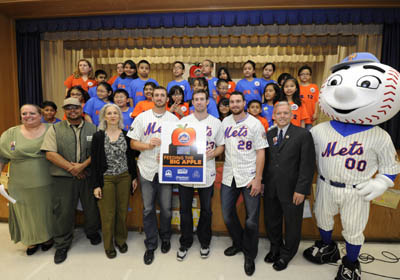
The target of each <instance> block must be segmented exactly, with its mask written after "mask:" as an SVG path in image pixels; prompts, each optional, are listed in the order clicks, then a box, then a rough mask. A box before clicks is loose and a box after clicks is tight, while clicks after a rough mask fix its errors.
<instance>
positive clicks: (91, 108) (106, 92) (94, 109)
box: [83, 82, 113, 126]
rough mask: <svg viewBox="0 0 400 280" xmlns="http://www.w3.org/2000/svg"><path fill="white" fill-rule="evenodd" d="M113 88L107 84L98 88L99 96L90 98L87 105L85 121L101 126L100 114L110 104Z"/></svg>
mask: <svg viewBox="0 0 400 280" xmlns="http://www.w3.org/2000/svg"><path fill="white" fill-rule="evenodd" d="M112 93H113V90H112V87H111V86H110V85H109V84H108V83H107V82H101V83H100V84H98V86H97V96H96V97H93V98H90V99H89V101H88V102H87V103H86V105H85V108H84V109H83V112H85V121H87V122H91V123H93V124H95V125H96V126H98V125H99V113H100V110H101V108H103V106H104V105H106V104H107V103H110V100H109V98H111V97H110V96H111V95H112Z"/></svg>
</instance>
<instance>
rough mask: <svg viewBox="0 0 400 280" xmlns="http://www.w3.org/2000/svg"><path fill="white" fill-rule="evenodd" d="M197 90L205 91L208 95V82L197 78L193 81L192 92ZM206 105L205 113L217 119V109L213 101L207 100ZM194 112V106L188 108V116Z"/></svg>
mask: <svg viewBox="0 0 400 280" xmlns="http://www.w3.org/2000/svg"><path fill="white" fill-rule="evenodd" d="M197 90H205V91H206V92H207V93H208V94H209V91H208V82H207V80H206V78H204V77H197V78H194V79H193V85H192V91H193V92H195V91H197ZM208 100H209V102H208V105H207V112H208V113H209V114H210V115H212V116H214V117H216V118H217V119H218V118H219V113H218V108H217V103H216V102H215V100H214V99H212V98H209V99H208ZM193 112H194V106H190V108H189V114H191V113H193Z"/></svg>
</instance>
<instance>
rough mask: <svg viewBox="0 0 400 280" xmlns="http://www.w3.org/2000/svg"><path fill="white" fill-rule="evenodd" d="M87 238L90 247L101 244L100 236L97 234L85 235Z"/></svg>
mask: <svg viewBox="0 0 400 280" xmlns="http://www.w3.org/2000/svg"><path fill="white" fill-rule="evenodd" d="M87 238H88V239H89V240H90V244H92V245H97V244H100V243H101V236H100V234H99V233H98V232H96V233H93V234H91V235H87Z"/></svg>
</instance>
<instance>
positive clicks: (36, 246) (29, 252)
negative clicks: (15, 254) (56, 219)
mask: <svg viewBox="0 0 400 280" xmlns="http://www.w3.org/2000/svg"><path fill="white" fill-rule="evenodd" d="M38 249H39V245H33V247H30V248H26V254H27V255H28V256H32V255H33V254H34V253H36V251H37V250H38Z"/></svg>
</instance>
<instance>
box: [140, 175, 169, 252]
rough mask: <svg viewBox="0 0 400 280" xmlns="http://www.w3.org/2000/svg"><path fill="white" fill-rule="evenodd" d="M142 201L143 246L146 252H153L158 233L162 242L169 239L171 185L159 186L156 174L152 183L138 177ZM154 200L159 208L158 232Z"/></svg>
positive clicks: (155, 247)
mask: <svg viewBox="0 0 400 280" xmlns="http://www.w3.org/2000/svg"><path fill="white" fill-rule="evenodd" d="M139 180H140V186H141V190H142V199H143V227H144V233H145V234H146V239H145V240H144V244H145V245H146V249H147V250H155V249H157V245H158V233H159V234H160V238H161V240H162V241H169V240H170V239H171V218H172V211H171V203H172V185H168V184H160V183H159V182H158V173H157V174H156V175H155V176H154V178H153V181H147V180H146V179H144V178H143V177H142V176H139ZM156 199H157V200H158V204H159V206H160V230H159V231H158V227H157V215H156Z"/></svg>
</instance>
